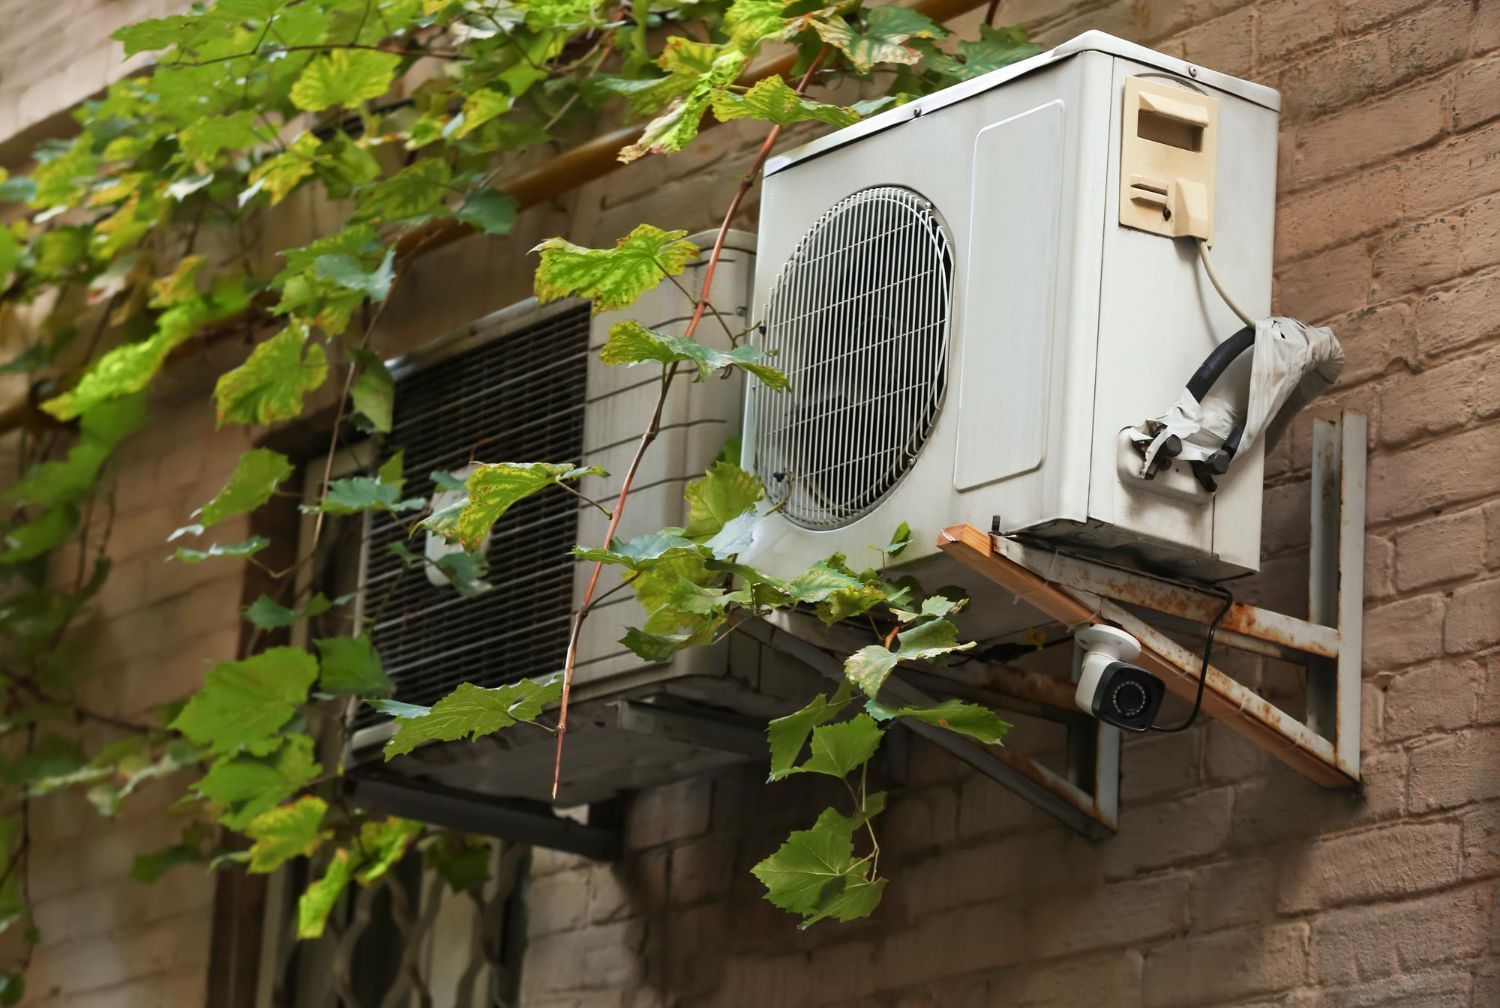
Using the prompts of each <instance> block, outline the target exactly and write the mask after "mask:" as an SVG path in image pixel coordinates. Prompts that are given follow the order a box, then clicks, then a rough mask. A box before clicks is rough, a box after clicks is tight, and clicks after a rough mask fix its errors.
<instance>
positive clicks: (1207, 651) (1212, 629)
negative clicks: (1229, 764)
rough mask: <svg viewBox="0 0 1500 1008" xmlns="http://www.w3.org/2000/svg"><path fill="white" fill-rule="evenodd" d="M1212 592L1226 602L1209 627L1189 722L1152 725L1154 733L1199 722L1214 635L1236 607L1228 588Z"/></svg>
mask: <svg viewBox="0 0 1500 1008" xmlns="http://www.w3.org/2000/svg"><path fill="white" fill-rule="evenodd" d="M1212 590H1213V591H1214V592H1215V594H1217V595H1219V597H1220V598H1222V599H1223V600H1224V604H1223V605H1222V606H1220V607H1219V612H1218V614H1217V615H1216V616H1214V619H1213V622H1212V623H1210V624H1209V625H1208V637H1207V639H1205V640H1204V642H1203V666H1202V668H1200V669H1199V670H1198V694H1197V696H1195V697H1194V698H1193V710H1192V713H1190V714H1188V716H1187V720H1186V721H1184V722H1182V724H1180V725H1169V726H1167V727H1165V728H1163V727H1161V726H1160V725H1152V726H1151V730H1152V731H1158V732H1168V733H1170V732H1180V731H1187V729H1188V728H1190V727H1192V724H1193V722H1194V721H1196V720H1197V718H1198V711H1199V710H1201V709H1202V708H1203V684H1204V683H1206V682H1208V660H1209V658H1210V657H1211V656H1212V655H1213V650H1214V634H1215V633H1217V632H1218V629H1219V624H1220V623H1222V622H1223V620H1224V617H1225V616H1227V615H1228V614H1229V607H1230V606H1232V605H1234V593H1233V592H1231V591H1230V590H1229V589H1228V588H1220V587H1219V586H1218V585H1214V586H1213V588H1212Z"/></svg>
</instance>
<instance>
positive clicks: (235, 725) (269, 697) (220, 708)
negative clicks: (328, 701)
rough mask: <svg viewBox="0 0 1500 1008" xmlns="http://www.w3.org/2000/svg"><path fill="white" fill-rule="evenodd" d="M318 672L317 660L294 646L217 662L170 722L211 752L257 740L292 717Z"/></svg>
mask: <svg viewBox="0 0 1500 1008" xmlns="http://www.w3.org/2000/svg"><path fill="white" fill-rule="evenodd" d="M317 677H318V663H317V662H316V661H314V660H313V656H312V655H310V654H308V653H307V652H306V651H302V650H300V649H298V648H291V647H274V648H270V649H269V650H266V651H262V652H261V653H260V654H257V655H252V656H250V657H249V658H245V659H243V660H241V661H235V662H219V663H218V664H216V665H214V667H213V668H212V669H211V670H210V671H209V673H208V678H207V679H206V680H205V681H204V683H203V688H202V689H200V690H199V691H198V692H197V693H194V694H193V696H192V699H190V700H189V701H188V702H187V706H186V707H184V708H183V709H182V711H181V713H179V714H178V715H177V717H176V718H175V719H174V720H173V721H172V727H173V728H174V729H176V730H177V731H180V732H182V734H184V735H186V736H187V737H188V738H190V739H192V740H193V741H194V742H197V743H199V744H200V745H205V746H207V747H208V748H209V750H210V751H211V752H214V753H227V752H232V751H233V750H235V749H238V748H240V747H241V746H253V745H257V744H259V743H262V742H264V741H265V740H266V739H267V738H269V737H270V736H271V735H272V734H274V733H275V732H276V731H277V730H278V729H280V728H281V727H282V726H283V725H285V724H286V723H287V722H288V721H290V720H291V718H292V715H293V714H294V713H296V709H297V705H298V704H300V703H302V702H303V701H304V700H306V699H307V691H308V688H309V687H311V686H312V684H313V680H315V679H316V678H317Z"/></svg>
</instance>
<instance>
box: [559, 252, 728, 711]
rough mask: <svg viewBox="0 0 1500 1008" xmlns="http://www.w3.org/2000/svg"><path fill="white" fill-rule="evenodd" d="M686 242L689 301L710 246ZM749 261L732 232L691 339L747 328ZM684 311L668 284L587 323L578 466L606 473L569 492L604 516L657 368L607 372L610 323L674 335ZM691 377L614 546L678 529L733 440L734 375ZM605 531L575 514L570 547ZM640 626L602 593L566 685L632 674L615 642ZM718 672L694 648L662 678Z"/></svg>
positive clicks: (627, 599) (624, 597) (685, 375)
mask: <svg viewBox="0 0 1500 1008" xmlns="http://www.w3.org/2000/svg"><path fill="white" fill-rule="evenodd" d="M690 240H692V241H693V242H695V243H696V244H698V245H699V246H700V247H702V248H704V249H705V256H704V258H703V259H702V260H700V261H699V262H697V263H695V264H694V265H692V266H689V267H688V269H687V270H686V271H684V272H683V274H682V275H681V276H679V277H678V278H677V279H678V280H679V281H680V283H681V285H682V287H683V288H684V289H685V290H686V291H688V292H690V293H692V294H695V295H696V293H697V292H698V291H699V290H700V289H701V287H702V284H703V277H704V270H705V269H706V265H707V254H706V252H707V249H708V248H709V247H710V246H711V244H712V242H713V240H714V233H713V232H708V233H705V234H698V235H693V236H691V238H690ZM754 263H755V238H754V236H752V235H748V234H744V233H742V232H732V233H731V235H730V240H729V242H728V243H727V245H726V248H725V252H724V255H723V256H722V257H721V259H720V260H719V264H718V267H717V268H716V269H715V271H714V286H713V290H712V291H711V295H710V297H711V301H712V304H713V305H714V307H715V308H717V309H718V315H717V317H716V316H715V315H714V314H713V313H709V314H708V315H706V316H705V317H704V320H703V321H702V323H700V325H699V328H698V331H697V338H698V339H699V340H701V341H702V342H704V343H708V344H711V345H714V346H721V347H727V346H728V340H729V336H728V333H733V334H735V335H736V336H738V335H739V334H740V333H742V332H743V331H744V330H745V328H746V327H747V326H748V325H749V321H748V319H749V304H750V281H751V275H752V271H753V269H754ZM692 311H693V300H692V299H690V298H689V297H688V296H687V295H686V294H684V293H683V291H682V290H679V289H678V288H677V286H676V285H675V284H672V283H671V282H667V283H663V284H661V285H660V286H658V287H657V288H655V289H654V290H652V291H650V292H648V293H647V294H646V295H645V296H644V297H642V298H641V299H640V300H639V301H637V302H636V303H635V304H634V305H631V306H630V308H628V309H626V310H624V311H619V312H606V313H603V314H600V315H598V316H596V317H595V319H594V322H593V334H592V336H591V338H590V344H591V356H590V360H589V372H588V404H587V407H586V409H585V414H584V444H585V445H586V450H585V460H586V464H588V465H598V466H602V467H603V468H604V469H605V471H606V472H608V473H609V474H610V475H609V476H608V477H591V478H589V479H586V480H583V481H582V482H581V483H580V484H579V490H580V491H581V492H582V493H584V494H585V495H586V496H588V497H589V498H590V499H592V500H596V501H598V502H599V503H600V504H601V506H603V507H604V508H606V509H613V508H614V506H615V494H617V493H618V492H619V487H620V482H621V480H623V479H624V478H625V474H626V472H627V471H628V469H629V468H630V462H631V459H632V458H633V457H634V455H635V451H636V446H637V444H638V443H639V440H640V436H641V433H642V432H643V431H644V430H645V429H646V426H647V424H648V423H649V421H650V418H651V411H652V409H653V407H654V406H655V404H656V398H657V393H658V389H659V387H660V383H659V375H660V373H661V370H660V368H659V367H658V366H657V365H655V364H640V365H636V366H634V367H618V366H611V365H608V364H605V363H604V362H603V361H601V360H599V359H598V350H599V349H600V348H601V347H602V346H603V345H604V342H605V340H606V339H608V337H609V329H610V327H611V326H612V325H614V324H615V323H616V322H620V321H625V320H633V321H636V322H639V323H641V324H642V325H645V326H646V327H648V328H651V329H655V330H658V331H660V332H664V333H670V334H673V335H682V333H683V332H684V331H685V330H686V328H687V323H688V320H689V319H690V317H691V315H692ZM726 328H727V330H728V333H726V331H725V330H726ZM694 377H695V376H694V375H693V373H692V371H691V370H689V369H682V370H680V371H679V373H678V375H677V378H676V379H675V380H674V382H673V385H672V391H671V392H670V394H669V396H668V399H667V403H666V406H665V407H664V409H663V412H662V422H661V433H660V434H659V435H658V436H657V438H656V441H655V443H654V444H652V446H651V449H650V451H648V452H647V453H646V456H645V459H644V460H643V463H642V465H641V468H640V471H639V473H638V474H637V476H636V479H635V481H634V484H633V487H634V489H633V490H632V491H631V494H630V498H629V501H628V503H627V506H626V510H625V514H624V517H623V518H622V520H621V524H620V528H619V531H618V532H617V533H616V535H617V537H618V538H620V539H630V538H632V537H634V536H638V535H642V534H645V533H648V532H654V531H656V530H657V529H660V528H665V527H669V526H681V525H682V524H683V523H684V522H685V520H686V516H685V514H684V504H683V498H682V492H683V488H684V487H685V486H686V484H687V483H688V482H689V481H690V480H693V479H696V478H698V477H699V476H701V475H703V473H704V471H705V470H707V469H708V467H709V466H710V465H712V464H713V460H714V458H715V457H716V456H717V455H718V454H719V452H720V451H722V450H723V448H724V446H725V444H726V442H728V441H729V439H731V438H733V437H735V436H736V435H738V434H739V430H740V420H741V400H742V397H743V392H744V383H743V380H742V378H741V376H740V375H738V374H734V375H731V376H729V377H727V378H723V377H720V376H718V375H713V376H710V377H709V378H707V379H706V380H704V381H694V380H693V378H694ZM608 524H609V520H608V518H606V517H605V516H604V515H603V514H601V513H600V512H599V511H598V510H596V509H594V508H590V507H585V508H583V509H582V510H580V512H579V516H578V537H579V542H581V543H585V544H588V545H596V544H600V543H602V542H603V541H604V535H605V532H606V531H607V529H608ZM592 573H593V565H592V564H579V565H578V567H577V570H576V572H575V575H574V587H573V603H574V608H575V610H576V608H577V606H578V605H579V604H580V603H581V602H582V599H583V594H584V591H585V589H586V587H587V584H588V580H589V577H590V576H591V575H592ZM620 581H621V574H620V569H619V568H616V567H606V568H605V569H604V572H603V574H602V576H601V578H600V581H599V586H598V589H597V590H596V592H595V596H596V597H597V596H599V595H601V594H603V593H604V592H607V591H609V590H610V589H612V588H616V587H618V586H619V584H620ZM644 620H645V613H644V612H643V611H642V609H641V608H640V606H639V605H637V604H636V602H635V599H634V597H633V596H632V595H631V593H630V592H629V590H628V589H626V590H622V591H620V592H618V593H616V594H614V595H612V596H611V597H610V598H609V599H608V600H606V602H605V603H604V604H603V605H601V606H599V607H598V608H597V609H596V610H595V611H594V612H593V613H592V614H591V616H590V617H589V619H588V620H586V621H585V622H584V627H583V635H582V637H581V638H580V641H579V659H578V665H577V672H576V677H575V682H576V683H580V684H582V683H593V682H598V681H600V680H602V679H606V678H609V677H612V676H617V675H625V674H634V673H638V672H640V671H641V669H642V662H641V659H639V658H638V657H636V656H635V654H633V653H632V652H630V651H629V650H627V649H626V648H625V647H624V646H622V645H621V644H620V643H619V640H620V638H621V637H622V636H624V634H625V630H626V629H627V628H628V627H631V626H639V625H640V624H641V623H642V622H643V621H644ZM723 665H724V654H723V653H722V651H721V649H717V648H715V649H701V648H695V649H692V650H690V651H687V652H684V653H683V654H680V655H678V656H677V657H676V658H675V659H674V661H673V662H672V664H671V666H670V668H671V673H670V674H671V675H673V676H678V675H694V674H714V673H722V671H723Z"/></svg>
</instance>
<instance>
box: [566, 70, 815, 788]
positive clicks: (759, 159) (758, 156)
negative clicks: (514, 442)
mask: <svg viewBox="0 0 1500 1008" xmlns="http://www.w3.org/2000/svg"><path fill="white" fill-rule="evenodd" d="M827 56H828V46H827V45H824V46H823V48H822V49H820V50H818V54H817V55H816V56H814V57H813V61H812V63H811V64H810V65H809V66H808V68H807V72H806V73H804V74H803V75H802V79H801V80H800V81H799V82H798V83H797V89H796V93H797V94H798V95H799V96H800V95H802V94H803V93H804V92H806V90H807V86H808V84H810V83H811V82H812V79H813V75H814V74H816V73H817V71H818V67H819V66H821V65H822V63H823V60H824V59H825V58H827ZM780 135H781V127H780V126H772V127H771V130H770V132H769V133H767V134H766V139H765V142H764V143H762V144H761V145H760V149H759V150H757V151H756V152H755V158H754V160H752V161H751V163H750V167H749V168H748V169H747V170H746V172H745V174H744V177H743V178H741V179H740V184H739V186H738V188H736V189H735V192H734V197H733V199H731V200H730V201H729V208H728V209H727V210H726V211H725V212H724V221H723V223H722V224H720V225H719V233H718V235H717V236H716V237H715V238H714V247H713V251H712V252H710V253H709V256H708V265H707V267H706V268H705V269H704V271H703V291H702V293H701V294H700V295H699V296H698V303H697V305H696V306H695V307H694V308H693V315H692V318H690V319H689V320H688V324H687V328H686V329H685V330H683V334H682V335H683V338H684V339H692V338H693V334H694V333H696V332H697V330H698V326H699V324H700V323H702V321H703V316H704V314H705V313H706V312H707V311H708V295H709V291H711V290H713V285H714V273H715V271H716V270H717V269H718V266H719V259H720V258H721V257H722V256H723V255H724V243H725V241H727V240H728V237H729V228H730V225H731V224H733V223H734V219H735V217H736V216H738V214H739V212H740V206H741V205H742V204H743V203H744V202H745V197H746V196H747V195H748V194H749V192H750V189H751V187H753V186H754V185H755V179H756V176H757V174H758V173H759V172H760V169H761V166H762V165H764V164H765V163H766V158H768V157H769V156H770V155H771V148H772V147H774V146H775V144H776V138H777V137H778V136H780ZM676 373H677V365H676V363H675V362H674V363H673V364H672V365H671V366H669V367H667V368H666V369H664V371H663V372H662V383H661V391H660V393H658V395H657V397H656V405H655V407H654V408H653V409H652V411H651V422H650V424H649V425H648V426H647V427H646V431H645V433H644V434H642V435H641V440H640V442H639V443H638V444H637V445H636V449H635V457H634V458H632V459H631V460H630V468H629V469H627V470H626V472H625V479H624V482H622V483H621V484H620V494H619V496H618V497H617V498H616V501H615V507H614V514H613V515H611V517H610V519H609V528H608V530H607V531H606V532H605V533H604V546H603V548H604V549H609V544H610V543H612V542H614V539H615V532H616V531H617V530H618V529H619V526H620V519H621V517H622V516H623V515H624V514H625V502H626V498H627V497H628V496H629V494H630V487H631V484H632V483H634V482H635V476H636V473H637V472H639V471H640V468H641V460H642V459H643V458H644V457H645V454H646V451H647V449H649V448H650V447H651V443H652V442H653V441H655V440H656V436H657V434H658V433H659V432H660V428H661V417H662V411H663V410H664V409H665V408H666V404H667V393H668V392H669V391H670V390H671V387H672V379H673V377H674V376H675V375H676ZM603 571H604V564H603V563H602V562H596V563H595V564H594V570H593V572H592V573H591V574H590V575H589V582H588V586H587V587H586V588H585V589H584V592H583V600H582V601H581V602H580V603H579V606H578V612H577V613H575V614H574V616H573V628H572V631H571V632H570V633H569V635H568V653H567V658H566V660H565V661H564V663H563V688H562V700H561V702H560V705H559V708H558V715H557V754H556V756H555V758H554V759H553V764H552V797H553V798H556V797H557V787H558V782H559V781H560V780H561V779H562V754H563V743H564V741H565V740H566V739H567V735H568V700H569V697H570V696H571V694H572V690H573V670H574V668H575V667H576V666H577V664H578V641H579V637H580V636H581V634H582V631H583V621H584V618H585V617H586V616H587V615H588V611H589V603H590V602H591V601H592V600H593V598H594V591H595V589H596V588H597V587H598V585H599V576H600V574H602V573H603Z"/></svg>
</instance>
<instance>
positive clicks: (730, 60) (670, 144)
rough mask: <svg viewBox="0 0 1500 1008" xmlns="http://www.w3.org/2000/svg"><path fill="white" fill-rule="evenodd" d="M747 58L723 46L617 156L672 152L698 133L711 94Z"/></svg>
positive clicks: (731, 80) (725, 84) (626, 158)
mask: <svg viewBox="0 0 1500 1008" xmlns="http://www.w3.org/2000/svg"><path fill="white" fill-rule="evenodd" d="M747 61H748V57H747V56H746V55H745V53H744V52H742V51H740V50H739V49H734V48H726V49H725V50H724V51H723V52H722V53H720V54H719V55H718V56H717V57H716V58H715V59H714V62H713V65H712V66H711V67H710V68H709V69H708V70H707V71H706V72H705V73H703V74H702V75H701V76H700V77H699V78H698V80H697V81H696V82H695V83H694V84H693V85H692V86H691V87H690V88H689V89H688V91H687V93H686V94H684V95H683V96H682V97H681V98H679V99H677V100H676V101H674V102H673V103H672V104H671V105H670V106H668V108H667V110H666V111H665V112H663V113H662V114H661V115H659V116H657V117H656V118H655V119H653V120H651V121H650V122H649V123H647V124H646V128H645V130H644V131H643V132H642V133H641V138H640V139H639V140H637V141H636V142H635V143H633V144H631V145H629V146H628V147H625V148H623V149H622V150H621V151H620V155H619V158H620V160H621V161H623V162H625V163H626V164H629V163H630V162H632V161H635V160H636V159H638V158H640V157H643V156H644V155H646V154H673V153H676V152H677V151H680V150H682V149H683V148H684V147H686V146H687V145H688V144H689V143H690V142H691V141H692V139H693V138H694V137H696V136H697V135H698V127H699V125H700V124H701V123H702V122H703V114H704V113H705V112H707V111H708V107H709V105H710V103H711V102H712V101H713V98H714V95H715V94H717V93H719V92H720V91H722V90H723V89H724V88H726V87H728V86H729V85H730V84H733V83H734V81H735V79H736V78H738V77H739V75H740V71H742V70H744V69H745V63H746V62H747Z"/></svg>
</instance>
